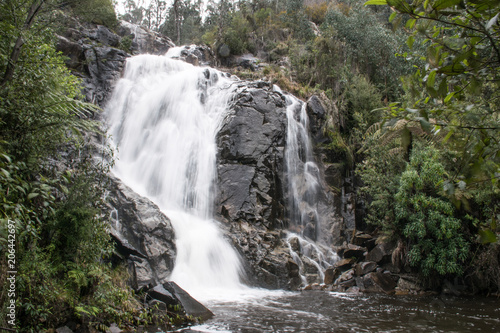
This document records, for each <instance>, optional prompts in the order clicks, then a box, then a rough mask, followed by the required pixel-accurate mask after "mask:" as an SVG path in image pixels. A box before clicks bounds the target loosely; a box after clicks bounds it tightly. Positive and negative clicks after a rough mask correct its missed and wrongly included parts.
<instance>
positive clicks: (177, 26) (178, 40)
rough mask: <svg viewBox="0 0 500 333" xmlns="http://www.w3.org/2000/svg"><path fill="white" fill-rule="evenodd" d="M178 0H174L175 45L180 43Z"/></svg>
mask: <svg viewBox="0 0 500 333" xmlns="http://www.w3.org/2000/svg"><path fill="white" fill-rule="evenodd" d="M179 5H180V0H174V14H175V28H176V31H177V40H176V42H175V43H176V44H177V46H178V45H179V44H180V43H181V18H180V13H179Z"/></svg>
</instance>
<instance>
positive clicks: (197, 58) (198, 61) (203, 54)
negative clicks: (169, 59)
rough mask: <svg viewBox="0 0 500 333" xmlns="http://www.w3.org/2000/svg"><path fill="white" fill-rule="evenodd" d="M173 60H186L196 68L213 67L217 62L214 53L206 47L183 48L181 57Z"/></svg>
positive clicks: (191, 46)
mask: <svg viewBox="0 0 500 333" xmlns="http://www.w3.org/2000/svg"><path fill="white" fill-rule="evenodd" d="M173 58H174V59H176V58H178V59H181V60H184V61H185V62H187V63H190V64H191V65H194V66H212V65H213V64H214V62H215V56H214V54H213V51H212V50H211V49H210V48H209V47H208V46H205V45H202V46H199V45H186V46H183V47H182V50H181V51H180V54H179V56H177V57H173Z"/></svg>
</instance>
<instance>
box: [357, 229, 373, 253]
mask: <svg viewBox="0 0 500 333" xmlns="http://www.w3.org/2000/svg"><path fill="white" fill-rule="evenodd" d="M351 242H352V243H353V244H354V245H358V246H363V247H367V248H368V249H369V250H371V249H372V248H373V247H375V244H373V243H374V242H375V239H374V238H373V236H372V235H369V234H365V233H362V232H357V233H356V234H355V235H354V237H353V238H352V241H351ZM372 244H373V246H372V247H369V246H371V245H372Z"/></svg>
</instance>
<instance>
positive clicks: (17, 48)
mask: <svg viewBox="0 0 500 333" xmlns="http://www.w3.org/2000/svg"><path fill="white" fill-rule="evenodd" d="M44 3H45V0H35V1H33V4H32V5H31V7H30V9H29V11H28V15H27V16H26V20H25V21H24V24H23V27H22V28H21V31H20V32H19V37H17V40H16V43H15V44H14V48H13V49H12V53H11V54H10V58H9V62H8V64H7V68H6V69H5V73H4V75H3V78H2V82H1V83H0V87H3V86H4V85H5V84H6V83H7V82H9V81H10V80H11V79H12V76H13V75H14V69H15V67H16V64H17V61H18V60H19V56H20V55H21V50H22V47H23V45H24V38H23V33H24V32H25V31H28V30H29V29H30V28H31V26H32V25H33V23H34V22H35V17H36V16H37V15H38V13H39V12H40V10H41V9H42V6H43V4H44Z"/></svg>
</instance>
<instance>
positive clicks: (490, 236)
mask: <svg viewBox="0 0 500 333" xmlns="http://www.w3.org/2000/svg"><path fill="white" fill-rule="evenodd" d="M479 240H480V241H481V243H482V244H489V243H496V242H497V240H498V239H497V235H496V234H495V233H494V232H493V231H491V230H488V229H484V230H479Z"/></svg>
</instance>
